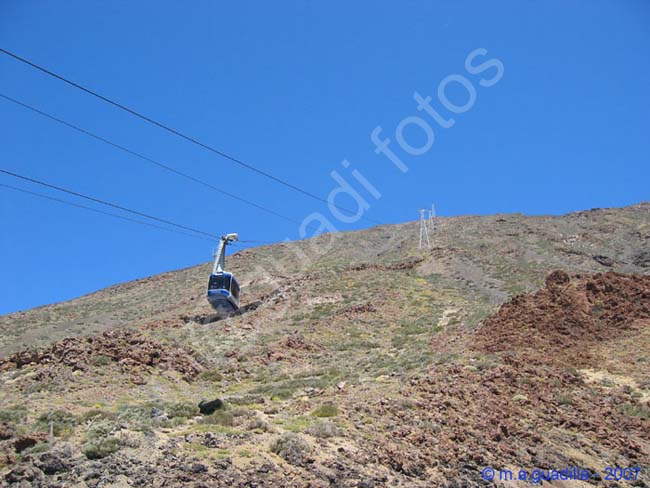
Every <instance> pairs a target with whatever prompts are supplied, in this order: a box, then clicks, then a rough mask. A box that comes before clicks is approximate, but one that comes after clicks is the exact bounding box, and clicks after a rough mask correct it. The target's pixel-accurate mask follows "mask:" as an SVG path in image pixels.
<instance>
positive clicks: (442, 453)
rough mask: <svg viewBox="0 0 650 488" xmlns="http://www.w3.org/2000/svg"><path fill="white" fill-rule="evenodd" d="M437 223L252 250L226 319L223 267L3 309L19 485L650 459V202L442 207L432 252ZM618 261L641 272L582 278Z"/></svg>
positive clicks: (372, 481) (239, 268) (396, 479)
mask: <svg viewBox="0 0 650 488" xmlns="http://www.w3.org/2000/svg"><path fill="white" fill-rule="evenodd" d="M417 232H418V227H417V223H408V224H402V225H393V226H381V227H376V228H373V229H369V230H366V231H361V232H354V233H345V234H338V235H336V236H321V237H318V238H316V239H312V240H308V241H302V242H295V243H290V244H279V245H275V246H267V247H262V248H256V249H250V250H247V251H244V252H240V253H238V254H236V255H234V256H232V257H231V258H230V260H229V265H230V267H232V269H233V271H234V272H235V273H236V274H237V275H238V277H239V278H240V282H241V283H242V285H243V287H244V288H243V293H244V300H243V302H244V304H245V305H246V306H247V311H246V312H245V313H244V314H242V315H241V316H237V317H232V318H230V319H227V320H223V321H218V322H210V319H211V310H210V308H209V306H207V304H206V302H205V300H204V297H203V294H204V289H203V288H204V285H205V281H206V277H207V273H208V271H209V267H208V265H202V266H197V267H194V268H189V269H185V270H181V271H177V272H170V273H165V274H163V275H159V276H155V277H152V278H148V279H145V280H140V281H136V282H132V283H127V284H124V285H118V286H115V287H112V288H108V289H106V290H102V291H100V292H97V293H94V294H91V295H87V296H85V297H82V298H79V299H76V300H72V301H70V302H66V303H62V304H57V305H51V306H46V307H40V308H38V309H34V310H30V311H26V312H21V313H17V314H11V315H8V316H4V317H1V318H0V345H1V348H0V351H1V352H0V357H2V356H4V357H5V360H4V361H3V362H0V364H1V365H2V369H3V370H4V372H2V373H1V376H0V382H2V384H3V388H2V391H1V393H0V422H5V423H6V425H5V426H4V427H2V426H1V425H0V442H4V444H3V446H4V451H3V452H5V455H4V456H5V460H4V464H5V465H6V468H5V472H7V473H9V474H8V475H7V476H9V477H8V478H6V480H7V482H9V481H12V480H15V481H17V482H18V481H20V480H23V481H24V480H26V479H28V478H30V477H32V478H34V479H35V480H41V481H29V483H43V485H44V486H48V485H49V484H51V483H55V480H56V479H57V478H60V479H61V480H71V481H75V482H78V483H82V486H84V485H83V484H85V485H87V486H110V485H111V483H112V484H116V483H120V482H123V481H124V480H125V479H127V478H128V479H130V480H131V482H132V483H133V484H135V485H141V486H150V485H152V484H154V485H155V484H156V483H162V482H163V481H165V480H167V481H166V482H167V485H168V486H169V484H171V486H175V485H181V484H185V485H187V484H190V485H191V484H192V483H196V486H201V483H204V484H206V485H208V486H221V485H222V484H223V486H231V485H233V484H234V485H235V486H240V485H241V486H244V485H245V484H246V483H252V484H253V485H254V484H255V483H257V484H258V486H277V485H284V486H303V485H305V486H306V485H308V484H311V486H330V485H334V486H384V485H391V486H392V485H397V486H444V485H449V486H453V483H454V482H455V481H458V482H459V483H465V485H467V486H475V485H480V484H481V479H480V473H481V467H482V466H485V465H488V464H490V465H493V466H494V467H495V468H504V467H511V468H515V467H516V468H532V467H541V468H563V467H566V466H567V465H570V464H572V465H576V466H583V467H585V468H588V469H591V470H594V471H595V470H598V469H602V468H603V467H604V466H608V465H616V464H618V465H621V464H622V463H627V464H626V465H632V464H635V463H636V464H639V463H641V464H643V463H645V465H646V466H647V465H648V462H649V459H650V458H649V456H650V450H649V445H648V443H649V439H648V434H647V433H648V428H649V426H648V406H647V398H648V394H649V393H650V390H649V387H650V376H649V374H648V369H649V368H648V367H647V358H648V354H649V353H650V341H649V339H650V336H649V334H650V330H649V327H648V320H647V316H645V315H644V313H645V312H647V310H648V303H647V302H648V300H650V297H648V289H647V279H645V278H643V277H642V276H643V275H647V274H648V272H649V271H650V205H649V204H641V205H636V206H632V207H627V208H621V209H603V210H592V211H586V212H578V213H573V214H569V215H566V216H561V217H525V216H522V215H497V216H489V217H455V218H444V219H439V220H438V222H437V227H436V231H435V234H434V238H433V249H431V250H428V251H426V252H420V251H418V249H417V241H416V237H417ZM555 270H563V273H567V274H566V275H565V274H559V275H558V274H556V275H554V276H555V277H556V280H557V277H558V276H561V277H562V278H561V279H559V282H558V283H557V284H554V283H555V281H553V279H551V283H550V284H549V285H548V286H547V288H545V289H544V290H542V291H540V292H538V293H536V294H534V295H527V296H526V297H522V298H517V299H516V300H515V301H514V302H510V303H509V304H507V305H505V306H504V307H503V308H502V309H501V311H500V312H499V313H498V314H496V315H494V316H493V317H491V318H490V319H489V320H487V321H485V322H483V321H484V320H485V319H486V318H487V317H488V316H490V315H491V314H493V313H494V312H496V310H497V309H498V307H499V306H500V305H501V304H503V303H504V302H506V301H507V300H509V299H510V298H511V297H513V296H514V295H517V294H520V293H522V292H526V291H531V292H532V291H534V290H536V289H538V288H540V287H545V286H546V285H545V278H546V277H547V275H548V274H549V273H551V272H553V271H555ZM606 271H615V272H618V273H626V274H628V275H638V276H636V277H635V276H622V275H615V274H606V275H601V276H597V277H594V278H593V279H592V278H575V277H572V276H573V275H575V274H576V273H578V274H581V275H583V276H584V275H590V274H592V273H603V272H606ZM565 276H566V278H564V277H565ZM585 280H586V281H585ZM589 280H591V281H589ZM644 280H645V281H644ZM589 283H595V285H589ZM623 283H631V285H630V287H628V288H625V286H623ZM556 285H557V286H556ZM601 285H602V287H604V288H603V289H602V290H601V291H598V290H600V288H599V286H601ZM554 286H555V288H554ZM626 286H627V285H626ZM589 287H591V288H589ZM592 288H593V289H592ZM623 288H625V290H628V291H629V292H626V293H623V292H621V293H619V289H621V290H622V289H623ZM589 289H592V290H591V291H589V293H591V294H589V293H588V294H587V295H584V293H586V292H585V291H584V290H589ZM554 290H555V291H554ZM558 290H560V291H561V292H560V291H558ZM594 290H596V291H594ZM581 293H582V294H581ZM599 293H600V295H599ZM595 296H598V297H600V298H598V299H599V300H600V302H598V303H597V304H596V305H594V306H597V307H600V308H597V309H596V310H595V313H596V315H595V316H592V315H591V313H592V311H594V310H593V307H591V305H593V303H591V302H589V300H591V299H592V298H594V297H595ZM589 297H591V298H589ZM554 300H556V301H554ZM557 300H559V301H557ZM565 302H566V303H568V304H569V306H570V307H569V308H570V309H571V310H573V312H574V314H573V315H572V314H571V313H564V312H565V309H564V308H562V307H563V304H566V303H565ZM590 303H591V305H589V307H588V306H587V305H585V304H590ZM571 307H573V308H571ZM581 307H582V308H581ZM585 307H586V308H585ZM590 307H591V308H590ZM617 307H618V308H617ZM628 310H632V311H634V310H636V311H637V312H638V314H637V315H634V316H632V315H629V314H627V315H626V313H624V312H627V311H628ZM644 310H645V312H644ZM608 314H610V315H611V314H614V315H616V314H618V315H619V316H621V317H623V318H622V319H621V320H620V323H618V322H612V321H611V320H610V315H608ZM549 317H552V318H553V319H554V320H552V321H550V322H552V323H550V322H549V321H548V320H547V322H549V323H547V322H544V320H545V319H548V318H549ZM612 320H613V319H612ZM557 322H561V323H559V324H558V323H557ZM616 324H618V325H616ZM614 325H616V327H619V326H620V327H619V328H620V329H621V331H620V333H619V332H616V333H612V332H611V331H612V327H613V326H614ZM114 328H119V329H120V331H118V332H110V333H107V334H105V335H101V333H102V332H103V331H107V330H110V329H114ZM126 329H128V330H126ZM616 330H617V331H618V328H617V329H616ZM540 331H541V332H540ZM595 332H596V333H595ZM97 334H100V335H99V336H98V335H97ZM66 336H89V337H90V338H89V339H85V338H80V339H68V340H66V341H64V342H59V341H60V340H61V339H62V338H63V337H66ZM564 337H570V338H571V341H573V342H571V344H572V345H573V346H575V347H576V348H579V350H583V349H585V348H588V349H589V354H571V349H570V348H569V349H567V348H566V347H559V349H558V348H557V347H554V345H555V346H556V345H557V344H558V342H560V343H561V342H562V339H563V338H564ZM53 343H56V344H54V345H53V346H50V345H51V344H53ZM549 344H550V345H549ZM26 346H31V347H34V346H39V347H41V348H42V349H41V350H40V351H38V352H28V351H26V349H27V347H26ZM14 353H18V354H14ZM217 397H219V398H221V399H223V400H225V402H226V404H225V405H224V406H223V408H222V409H221V410H218V411H217V412H216V413H215V414H213V415H210V416H207V417H206V416H197V411H196V405H197V404H198V402H199V400H201V399H202V398H206V399H214V398H217ZM604 417H607V418H608V419H609V420H607V421H601V420H599V419H601V418H604ZM49 422H54V424H55V425H57V426H59V427H60V428H59V429H55V430H57V432H56V433H55V442H53V443H52V442H50V443H46V442H43V441H44V440H45V437H43V436H42V435H41V434H39V432H46V431H47V428H48V425H49ZM3 429H4V430H5V431H6V433H5V434H4V435H3V434H2V432H3ZM617 429H618V430H617ZM292 433H293V434H295V436H292V435H290V434H292ZM39 435H40V437H39ZM29 436H31V437H33V442H34V444H35V446H34V447H29V448H27V449H25V450H22V449H21V450H20V452H17V451H18V450H19V449H17V448H16V446H15V443H16V442H17V441H19V440H24V439H25V438H26V437H29ZM3 437H6V438H7V439H6V440H5V441H1V439H2V438H3ZM24 442H26V441H24ZM21 447H22V445H21ZM39 451H47V456H50V457H49V458H48V457H47V456H45V461H43V459H42V458H43V456H44V454H42V453H39ZM112 451H115V452H112ZM84 452H85V455H84ZM100 455H101V459H100V460H97V461H93V460H89V459H87V458H88V457H90V458H93V457H99V456H100ZM51 458H56V460H55V461H53V460H52V459H51ZM127 459H134V460H135V461H133V460H127ZM48 460H49V461H48ZM2 462H3V461H2V458H1V455H0V464H1V463H2ZM48 462H49V463H54V464H57V462H58V464H57V466H59V468H60V469H56V470H54V469H48V468H47V466H44V464H43V463H48ZM16 463H18V464H16ZM39 463H40V464H39ZM106 466H107V467H106ZM162 466H164V467H165V470H162V471H161V469H160V467H162ZM72 467H75V469H74V470H73V469H72ZM104 467H106V468H104ZM12 470H13V471H12ZM21 470H23V471H21ZM30 470H31V471H30ZM48 470H49V471H57V472H56V473H54V474H47V471H48ZM645 479H646V481H645V482H646V483H647V477H646V478H645ZM246 486H248V485H246ZM640 486H643V485H640Z"/></svg>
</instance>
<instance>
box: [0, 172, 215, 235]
mask: <svg viewBox="0 0 650 488" xmlns="http://www.w3.org/2000/svg"><path fill="white" fill-rule="evenodd" d="M0 187H1V188H8V189H10V190H14V191H18V192H21V193H25V194H27V195H32V196H35V197H39V198H43V199H47V200H51V201H54V202H58V203H63V204H65V205H69V206H71V207H77V208H81V209H84V210H89V211H91V212H95V213H99V214H102V215H107V216H109V217H114V218H116V219H121V220H125V221H127V222H133V223H135V224H140V225H146V226H147V227H153V228H155V229H160V230H164V231H167V232H173V233H175V234H181V235H184V236H188V237H193V238H195V239H201V240H203V241H210V242H214V239H208V238H207V237H203V236H198V235H196V234H190V233H189V232H183V231H182V230H176V229H170V228H169V227H163V226H161V225H156V224H152V223H150V222H144V221H142V220H137V219H132V218H130V217H126V216H124V215H119V214H116V213H112V212H105V211H104V210H100V209H98V208H93V207H89V206H87V205H81V204H80V203H75V202H70V201H68V200H63V199H61V198H56V197H53V196H50V195H45V194H43V193H37V192H34V191H30V190H25V189H24V188H18V187H16V186H12V185H5V184H3V183H0Z"/></svg>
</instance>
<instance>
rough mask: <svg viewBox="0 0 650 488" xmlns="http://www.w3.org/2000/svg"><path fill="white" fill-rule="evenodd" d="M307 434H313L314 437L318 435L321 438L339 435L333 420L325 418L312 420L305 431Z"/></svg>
mask: <svg viewBox="0 0 650 488" xmlns="http://www.w3.org/2000/svg"><path fill="white" fill-rule="evenodd" d="M306 432H307V433H308V434H310V435H313V436H314V437H319V438H321V439H327V438H329V437H336V436H338V435H339V429H338V427H337V426H336V424H334V423H333V422H328V421H327V420H319V421H318V422H314V424H312V425H311V426H310V427H309V428H308V429H307V431H306Z"/></svg>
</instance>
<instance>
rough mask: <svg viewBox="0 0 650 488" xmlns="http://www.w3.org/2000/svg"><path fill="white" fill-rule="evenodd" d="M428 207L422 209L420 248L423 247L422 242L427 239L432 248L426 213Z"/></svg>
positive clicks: (428, 246)
mask: <svg viewBox="0 0 650 488" xmlns="http://www.w3.org/2000/svg"><path fill="white" fill-rule="evenodd" d="M425 212H426V209H424V208H423V209H422V210H420V245H419V247H418V249H422V244H423V243H424V242H425V241H426V243H427V248H429V249H431V242H430V241H429V228H428V226H427V219H426V218H425V216H424V214H425Z"/></svg>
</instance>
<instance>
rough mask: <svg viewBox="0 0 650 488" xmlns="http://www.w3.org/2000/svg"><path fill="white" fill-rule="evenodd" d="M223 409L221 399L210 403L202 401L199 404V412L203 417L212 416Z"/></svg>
mask: <svg viewBox="0 0 650 488" xmlns="http://www.w3.org/2000/svg"><path fill="white" fill-rule="evenodd" d="M223 407H224V403H223V401H222V400H220V399H219V398H217V399H215V400H212V401H209V402H208V401H207V400H201V401H200V402H199V411H200V412H201V413H202V414H203V415H212V414H213V413H214V412H216V411H217V410H221V409H222V408H223Z"/></svg>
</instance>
